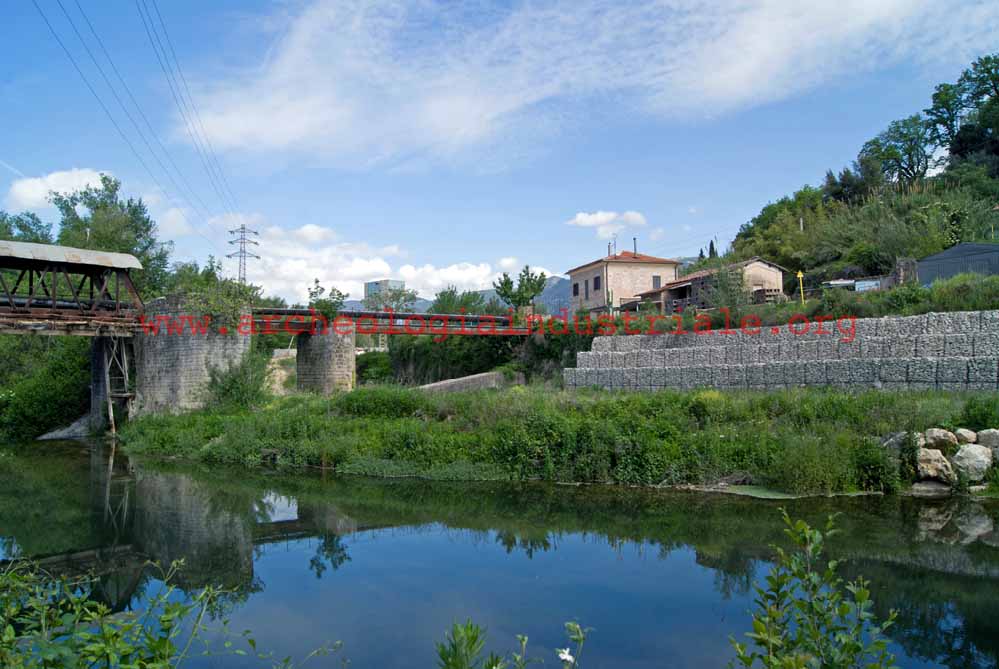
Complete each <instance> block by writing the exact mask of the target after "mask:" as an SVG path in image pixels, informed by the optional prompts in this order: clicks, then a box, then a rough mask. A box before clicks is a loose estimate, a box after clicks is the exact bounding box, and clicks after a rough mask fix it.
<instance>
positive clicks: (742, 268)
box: [629, 258, 786, 314]
mask: <svg viewBox="0 0 999 669" xmlns="http://www.w3.org/2000/svg"><path fill="white" fill-rule="evenodd" d="M726 269H728V270H729V271H739V272H741V273H742V287H743V290H745V291H746V292H747V293H750V294H751V299H752V301H753V302H755V303H758V304H759V303H763V302H777V301H780V300H782V299H784V272H785V271H786V270H785V269H784V268H783V267H781V266H780V265H777V264H776V263H772V262H770V261H768V260H764V259H762V258H750V259H749V260H744V261H743V262H739V263H735V264H732V265H728V266H727V267H726ZM717 272H718V270H717V269H704V270H700V271H697V272H691V273H690V274H687V275H685V276H681V277H679V278H677V279H675V280H673V281H670V282H668V283H664V284H663V285H662V286H660V287H658V288H654V289H651V290H646V291H643V292H641V293H639V294H638V297H637V299H636V301H635V303H634V304H633V305H629V306H630V307H633V308H637V306H638V304H640V303H651V304H652V305H653V306H655V307H656V309H657V310H658V311H659V312H660V313H664V314H670V313H673V312H674V311H682V310H684V309H685V308H687V307H695V308H697V309H706V308H709V307H713V306H715V305H713V304H711V298H712V292H713V290H714V280H715V274H716V273H717Z"/></svg>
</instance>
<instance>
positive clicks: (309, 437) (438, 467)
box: [122, 387, 999, 494]
mask: <svg viewBox="0 0 999 669" xmlns="http://www.w3.org/2000/svg"><path fill="white" fill-rule="evenodd" d="M978 396H979V397H980V396H981V395H980V394H979V395H978ZM997 397H999V396H996V395H990V396H989V399H990V401H991V402H993V403H995V402H999V399H997ZM967 401H968V397H966V396H964V395H960V394H948V393H939V392H910V393H885V392H879V391H873V390H872V391H868V392H863V393H857V394H853V393H846V392H842V391H837V390H831V389H829V390H820V389H799V390H793V391H781V392H770V393H759V392H739V393H721V392H718V391H712V390H702V391H688V392H682V391H664V392H658V393H614V392H604V391H580V392H576V393H567V392H553V391H550V390H546V389H544V388H541V387H515V388H511V389H508V390H503V391H479V392H466V393H453V394H424V393H421V392H419V391H415V390H410V389H404V388H391V387H374V388H362V389H359V390H356V391H354V392H351V393H345V394H339V395H335V396H333V397H330V398H322V397H316V396H309V395H296V396H290V397H285V398H281V399H275V400H271V401H270V402H269V403H266V404H264V405H262V406H259V407H258V408H256V409H255V410H253V411H247V410H241V409H226V408H225V407H223V408H219V409H214V410H204V411H199V412H194V413H189V414H184V415H179V416H150V417H145V418H142V419H140V420H137V421H135V422H132V423H130V424H128V425H126V426H125V428H124V429H123V431H122V438H123V440H124V443H125V447H126V448H127V449H128V450H129V451H131V452H133V453H142V454H147V455H154V456H169V457H181V458H186V459H193V460H199V461H203V462H208V463H230V464H231V463H237V464H242V465H244V466H248V467H256V466H259V465H261V464H262V463H264V462H265V461H267V460H269V459H271V458H272V457H273V455H274V454H276V457H277V462H278V465H279V466H286V467H303V466H325V467H327V468H331V469H333V470H335V471H338V472H344V473H353V474H368V475H374V476H393V477H394V476H422V477H428V478H442V479H450V480H475V479H481V480H493V479H498V478H506V479H515V480H530V479H541V480H549V481H557V482H584V483H589V482H592V483H617V484H627V485H658V484H666V485H680V484H706V483H711V482H714V481H716V480H718V479H719V478H721V477H724V476H727V475H730V474H733V473H735V472H748V473H749V474H750V475H751V476H752V477H753V480H754V483H755V484H757V485H762V486H765V487H768V488H772V489H776V490H780V491H782V492H786V493H792V494H815V493H821V494H824V493H837V492H852V491H859V490H873V491H892V490H895V489H896V488H897V487H898V486H899V484H900V482H899V474H898V471H897V470H895V468H893V467H892V466H891V465H890V464H889V460H888V458H887V457H886V454H885V453H884V451H883V449H881V448H880V445H879V444H880V438H881V436H883V435H886V434H889V433H892V432H897V431H901V430H923V429H926V428H928V427H933V426H936V425H940V424H947V423H951V422H954V421H955V420H957V419H958V418H959V417H960V416H961V415H962V414H963V413H964V411H965V407H966V404H967ZM977 401H980V400H977Z"/></svg>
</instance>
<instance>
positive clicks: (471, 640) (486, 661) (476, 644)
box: [437, 620, 590, 669]
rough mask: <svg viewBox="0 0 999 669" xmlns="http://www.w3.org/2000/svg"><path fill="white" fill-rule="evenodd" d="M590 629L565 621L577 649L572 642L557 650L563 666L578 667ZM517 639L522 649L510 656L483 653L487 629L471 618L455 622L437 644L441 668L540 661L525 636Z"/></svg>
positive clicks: (499, 667) (494, 668)
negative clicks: (572, 645) (534, 656)
mask: <svg viewBox="0 0 999 669" xmlns="http://www.w3.org/2000/svg"><path fill="white" fill-rule="evenodd" d="M589 632H590V630H589V628H583V627H582V626H581V625H580V624H579V623H575V622H568V623H566V624H565V633H566V636H567V637H568V639H569V641H571V642H572V643H573V644H575V650H573V649H572V647H571V646H568V647H566V648H557V649H556V650H555V654H556V655H557V656H558V659H559V662H561V663H562V669H578V668H579V666H580V664H579V656H580V655H582V653H583V644H584V643H585V642H586V636H587V634H588V633H589ZM517 643H518V644H519V645H520V647H519V649H518V651H519V652H513V653H510V657H509V659H507V658H505V657H502V656H499V655H497V654H496V653H490V654H489V655H488V656H486V657H483V656H482V651H483V650H484V649H485V646H486V631H485V630H484V629H483V628H481V627H479V626H478V625H476V624H475V623H473V622H472V621H471V620H467V621H465V622H464V623H455V624H454V625H452V626H451V631H450V632H448V634H447V636H446V637H445V639H444V643H438V644H437V667H438V668H439V669H526V668H527V667H528V666H529V665H531V664H535V663H541V660H539V659H537V658H531V657H529V656H528V654H527V637H526V636H524V635H523V634H518V635H517Z"/></svg>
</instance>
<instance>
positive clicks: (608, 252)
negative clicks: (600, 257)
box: [607, 242, 611, 255]
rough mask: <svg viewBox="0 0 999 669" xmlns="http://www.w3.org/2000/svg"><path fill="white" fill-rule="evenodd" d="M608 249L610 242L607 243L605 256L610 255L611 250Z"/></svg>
mask: <svg viewBox="0 0 999 669" xmlns="http://www.w3.org/2000/svg"><path fill="white" fill-rule="evenodd" d="M610 247H611V243H610V242H607V255H610V254H611V249H610Z"/></svg>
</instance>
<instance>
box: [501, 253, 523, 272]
mask: <svg viewBox="0 0 999 669" xmlns="http://www.w3.org/2000/svg"><path fill="white" fill-rule="evenodd" d="M497 264H498V265H499V266H500V269H502V270H505V271H507V272H509V271H510V270H512V269H517V265H518V264H519V263H518V261H517V259H516V258H515V257H513V256H507V257H505V258H500V259H499V263H497Z"/></svg>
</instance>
